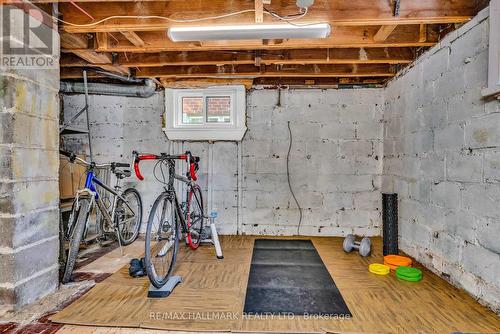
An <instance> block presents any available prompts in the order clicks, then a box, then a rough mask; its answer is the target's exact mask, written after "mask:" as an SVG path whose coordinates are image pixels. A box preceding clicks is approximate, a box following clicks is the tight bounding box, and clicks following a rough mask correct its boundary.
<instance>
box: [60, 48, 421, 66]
mask: <svg viewBox="0 0 500 334" xmlns="http://www.w3.org/2000/svg"><path fill="white" fill-rule="evenodd" d="M413 54H414V53H413V51H412V50H411V49H410V48H390V49H387V50H384V49H383V48H366V49H365V48H359V49H303V50H269V51H263V52H254V51H212V52H205V51H200V52H187V51H179V52H162V53H130V54H127V55H125V54H124V53H120V54H119V55H118V59H117V63H118V64H120V65H122V66H125V67H132V68H135V67H158V66H190V65H244V64H255V63H256V58H257V57H258V58H260V60H259V61H260V64H263V65H271V64H298V65H300V64H407V63H410V62H411V61H412V60H413ZM87 65H89V66H92V64H88V63H87V62H85V61H83V60H82V59H80V58H79V57H75V56H73V55H72V54H71V53H63V56H62V57H61V61H60V66H61V67H73V66H74V67H82V66H87Z"/></svg>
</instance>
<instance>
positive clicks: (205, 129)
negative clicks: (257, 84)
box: [164, 86, 246, 141]
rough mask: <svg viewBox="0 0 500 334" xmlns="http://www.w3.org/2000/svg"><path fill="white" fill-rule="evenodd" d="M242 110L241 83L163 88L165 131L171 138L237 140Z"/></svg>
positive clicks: (241, 128) (242, 123) (242, 131)
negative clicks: (188, 87) (193, 87)
mask: <svg viewBox="0 0 500 334" xmlns="http://www.w3.org/2000/svg"><path fill="white" fill-rule="evenodd" d="M245 110H246V102H245V87H244V86H222V87H209V88H203V89H165V120H166V124H165V125H166V126H165V128H164V131H165V133H166V134H167V137H168V139H170V140H234V141H240V140H241V139H242V138H243V135H244V134H245V131H246V126H245Z"/></svg>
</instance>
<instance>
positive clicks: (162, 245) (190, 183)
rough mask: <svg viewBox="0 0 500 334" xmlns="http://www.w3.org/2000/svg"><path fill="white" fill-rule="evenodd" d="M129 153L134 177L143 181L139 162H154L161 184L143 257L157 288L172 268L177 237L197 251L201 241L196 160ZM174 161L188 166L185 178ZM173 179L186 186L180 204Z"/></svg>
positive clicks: (165, 281) (201, 204)
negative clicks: (176, 168) (162, 186)
mask: <svg viewBox="0 0 500 334" xmlns="http://www.w3.org/2000/svg"><path fill="white" fill-rule="evenodd" d="M132 153H133V155H134V170H135V174H136V175H137V178H138V179H139V180H144V177H143V176H142V175H141V172H140V170H139V162H140V161H141V160H158V161H157V163H156V165H155V167H154V169H153V175H154V176H155V178H156V179H157V180H158V181H159V182H161V183H163V185H164V190H163V192H162V193H161V194H160V195H159V196H158V197H157V198H156V200H155V202H154V204H153V207H152V208H151V212H150V214H149V219H148V226H147V229H146V250H145V256H144V262H145V267H146V272H147V274H148V277H149V280H150V281H151V284H153V285H154V286H155V287H156V288H161V287H162V286H163V285H165V283H167V281H168V279H169V278H170V276H171V274H172V271H173V269H174V266H175V261H176V258H177V252H178V250H179V240H180V238H181V235H185V237H186V243H187V244H188V245H189V247H191V248H192V249H197V248H198V246H199V245H200V242H201V239H202V230H203V218H204V216H203V214H204V211H203V197H202V194H201V188H200V187H199V186H198V185H197V184H196V183H195V181H196V180H197V176H196V172H197V171H198V162H199V161H200V158H199V157H194V156H192V155H191V152H189V151H188V152H186V153H185V154H180V155H169V154H165V153H161V154H160V155H155V154H139V153H137V152H135V151H134V152H132ZM176 160H184V161H186V162H187V163H188V167H189V169H188V171H187V173H186V176H183V175H178V174H176V173H175V161H176ZM160 176H161V177H160ZM167 178H168V179H167ZM174 180H178V181H181V182H182V183H184V184H186V185H187V187H186V188H187V191H186V197H185V202H183V203H182V204H181V202H180V201H179V199H178V198H177V193H176V190H175V187H174Z"/></svg>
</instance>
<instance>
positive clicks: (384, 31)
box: [373, 24, 420, 42]
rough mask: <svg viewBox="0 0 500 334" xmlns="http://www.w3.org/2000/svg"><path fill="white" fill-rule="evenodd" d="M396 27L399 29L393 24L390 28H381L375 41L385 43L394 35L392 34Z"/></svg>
mask: <svg viewBox="0 0 500 334" xmlns="http://www.w3.org/2000/svg"><path fill="white" fill-rule="evenodd" d="M396 27H397V25H396V24H392V25H388V26H381V27H380V29H379V30H378V31H377V33H376V34H375V36H373V40H374V41H375V42H383V41H385V40H386V39H387V38H388V37H389V35H390V34H392V32H393V31H394V30H395V29H396ZM419 42H420V40H419Z"/></svg>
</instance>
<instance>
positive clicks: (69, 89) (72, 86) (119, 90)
mask: <svg viewBox="0 0 500 334" xmlns="http://www.w3.org/2000/svg"><path fill="white" fill-rule="evenodd" d="M59 90H60V92H62V93H81V94H85V84H84V83H83V82H62V81H61V84H60V88H59ZM87 90H88V93H89V94H94V95H115V96H131V97H150V96H152V95H153V94H154V93H155V90H156V84H155V83H154V82H153V80H151V79H145V80H144V84H143V85H118V84H105V83H95V82H91V83H88V84H87Z"/></svg>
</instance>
